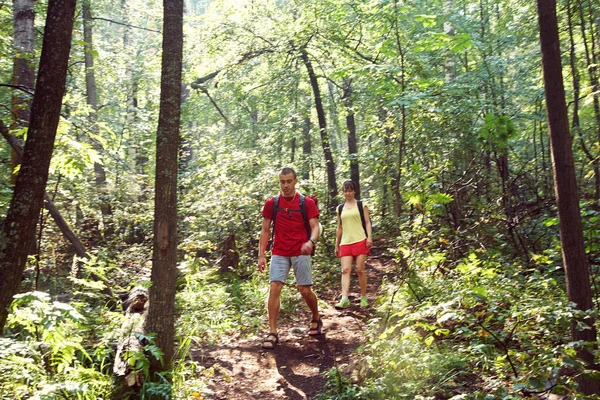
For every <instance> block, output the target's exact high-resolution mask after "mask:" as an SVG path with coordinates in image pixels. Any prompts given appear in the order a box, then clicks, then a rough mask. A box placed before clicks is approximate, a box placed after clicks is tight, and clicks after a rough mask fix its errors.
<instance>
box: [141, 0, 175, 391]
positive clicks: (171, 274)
mask: <svg viewBox="0 0 600 400" xmlns="http://www.w3.org/2000/svg"><path fill="white" fill-rule="evenodd" d="M163 7H164V23H163V44H162V46H163V54H162V76H161V88H160V89H161V90H160V112H159V117H158V130H157V133H156V189H155V190H156V193H155V199H154V248H153V253H152V275H151V281H152V287H151V288H150V305H149V309H148V320H147V323H148V329H147V330H148V332H154V333H156V344H157V345H158V347H159V348H160V349H161V350H162V352H163V359H162V360H157V359H155V358H154V357H152V358H151V360H150V368H151V371H152V372H158V371H166V370H168V369H169V368H171V362H172V358H173V353H174V339H175V291H176V290H175V283H176V282H175V281H176V279H177V165H178V162H177V155H178V152H179V124H180V118H181V69H182V57H183V0H164V1H163ZM152 379H153V380H154V379H158V378H157V377H156V376H154V374H152Z"/></svg>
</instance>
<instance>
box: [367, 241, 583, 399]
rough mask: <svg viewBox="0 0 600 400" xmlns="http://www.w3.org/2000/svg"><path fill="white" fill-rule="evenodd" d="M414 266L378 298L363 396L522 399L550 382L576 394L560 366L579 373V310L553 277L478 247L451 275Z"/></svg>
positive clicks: (368, 351)
mask: <svg viewBox="0 0 600 400" xmlns="http://www.w3.org/2000/svg"><path fill="white" fill-rule="evenodd" d="M421 258H422V257H421ZM420 263H421V261H420V259H419V261H417V264H416V265H415V268H417V269H416V270H415V272H414V274H413V275H409V276H408V277H407V281H406V283H405V284H402V285H401V286H397V285H395V284H390V287H389V294H388V297H387V299H384V300H383V301H382V303H381V304H383V305H382V310H381V311H382V312H384V313H385V314H384V315H385V316H386V317H385V319H384V320H383V322H382V323H381V324H378V325H374V326H373V332H372V333H373V338H372V340H371V342H370V343H369V345H368V346H367V347H366V348H365V353H366V354H365V356H363V360H364V362H365V363H366V364H367V367H366V370H368V371H369V373H368V374H367V375H366V376H365V378H366V381H365V383H366V384H365V385H364V387H363V388H362V389H361V392H360V395H359V398H362V397H360V396H364V398H381V399H383V398H398V399H400V398H407V399H408V398H418V397H417V396H423V397H427V396H434V397H438V396H442V397H446V398H450V397H452V396H456V397H452V398H457V399H458V398H463V397H460V396H461V393H465V391H469V393H471V394H470V395H469V396H467V397H468V398H488V397H486V396H490V395H492V396H494V397H493V398H498V397H497V396H502V398H521V396H522V394H523V393H525V392H539V391H543V390H545V387H546V385H547V384H548V382H550V381H553V380H555V381H557V382H558V384H557V385H556V386H555V388H554V389H553V390H555V391H556V393H557V394H558V393H562V394H566V393H571V394H573V393H576V390H577V389H576V383H575V382H574V381H573V375H562V374H560V371H564V369H565V368H567V369H569V368H570V369H574V370H577V371H579V372H584V367H583V366H582V365H581V364H580V363H579V362H578V361H576V358H575V353H576V349H577V348H579V347H580V346H582V345H585V344H582V343H573V342H569V340H568V337H569V327H570V320H571V318H572V317H573V316H574V315H575V314H577V312H576V311H575V309H574V308H573V306H574V305H572V304H569V303H568V302H567V299H566V295H565V293H564V291H563V289H562V287H563V286H562V285H563V282H562V278H561V276H560V275H559V274H556V273H551V272H548V273H545V274H542V273H540V272H539V270H538V268H531V269H527V268H523V267H522V266H520V265H509V264H506V263H503V262H502V261H501V259H500V258H498V257H497V256H488V255H486V254H484V253H482V252H472V253H470V254H469V255H468V256H467V257H466V258H464V259H463V260H461V262H460V264H458V265H457V266H456V268H455V269H453V270H452V271H451V272H450V274H449V275H447V276H439V275H437V274H434V275H430V274H429V273H425V272H427V271H428V270H429V268H428V267H427V266H426V265H421V264H420ZM559 268H560V267H559ZM422 288H426V289H422ZM415 294H417V295H416V296H415ZM392 299H393V300H394V302H393V303H391V302H390V301H391V300H392ZM593 314H594V313H592V315H593ZM470 396H473V397H470ZM505 396H508V397H505Z"/></svg>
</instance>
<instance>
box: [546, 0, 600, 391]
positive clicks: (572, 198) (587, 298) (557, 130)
mask: <svg viewBox="0 0 600 400" xmlns="http://www.w3.org/2000/svg"><path fill="white" fill-rule="evenodd" d="M537 5H538V16H539V26H540V41H541V48H542V67H543V72H544V86H545V96H546V109H547V115H548V125H549V128H550V147H551V150H552V164H553V169H554V186H555V192H556V202H557V206H558V218H559V221H560V240H561V244H562V255H563V262H564V268H565V275H566V281H567V295H568V297H569V300H570V301H571V302H573V303H575V304H576V305H577V308H578V309H579V310H583V311H585V310H589V309H591V308H592V307H593V303H592V294H591V288H590V276H589V270H588V264H587V258H586V254H585V245H584V241H583V228H582V224H581V215H580V211H579V198H578V195H577V182H576V178H575V166H574V161H573V150H572V147H571V146H572V141H571V136H570V134H569V125H568V117H567V106H566V102H565V91H564V86H563V80H562V66H561V59H560V57H561V54H560V42H559V37H558V23H557V19H556V0H537ZM578 323H581V324H584V325H587V326H586V329H584V330H580V329H578V327H577V325H578ZM571 335H572V337H573V341H585V342H596V339H597V338H596V328H595V326H594V321H593V319H592V318H586V319H583V320H576V319H573V320H572V321H571ZM578 356H579V357H580V358H581V359H582V360H583V361H584V362H585V363H586V364H587V366H588V367H589V368H593V367H594V355H593V354H592V352H591V351H590V350H589V349H588V348H581V349H580V350H579V351H578ZM578 383H579V389H580V391H581V392H583V393H584V394H594V393H600V382H599V381H597V380H593V379H590V378H587V377H586V376H585V375H582V376H581V378H580V379H579V381H578Z"/></svg>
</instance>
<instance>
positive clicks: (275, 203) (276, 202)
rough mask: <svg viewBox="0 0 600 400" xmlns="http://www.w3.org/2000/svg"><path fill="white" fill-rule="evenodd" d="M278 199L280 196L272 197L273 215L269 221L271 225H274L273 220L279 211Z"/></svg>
mask: <svg viewBox="0 0 600 400" xmlns="http://www.w3.org/2000/svg"><path fill="white" fill-rule="evenodd" d="M279 197H280V195H277V196H275V197H273V215H272V216H271V221H273V224H275V218H277V211H279V210H278V209H279Z"/></svg>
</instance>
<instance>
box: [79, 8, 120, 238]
mask: <svg viewBox="0 0 600 400" xmlns="http://www.w3.org/2000/svg"><path fill="white" fill-rule="evenodd" d="M82 13H83V40H84V41H85V45H84V52H85V55H84V59H85V89H86V101H87V104H88V105H89V106H90V108H91V109H92V112H91V113H90V116H89V119H90V125H91V128H90V131H91V132H92V133H93V134H94V135H96V136H97V135H98V134H99V132H98V96H97V91H96V76H95V74H94V53H93V52H94V46H93V30H92V12H91V10H90V0H83V2H82ZM91 142H92V146H93V147H94V150H96V151H97V152H98V153H99V154H102V153H103V151H104V149H103V148H102V145H101V144H100V143H99V142H98V140H97V139H95V138H92V139H91ZM94 178H95V182H96V190H97V191H98V197H99V201H100V212H101V213H102V222H103V224H104V236H105V237H110V236H112V234H113V224H112V209H111V206H110V202H109V199H108V187H107V184H106V171H105V170H104V165H102V164H101V163H99V162H94Z"/></svg>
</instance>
